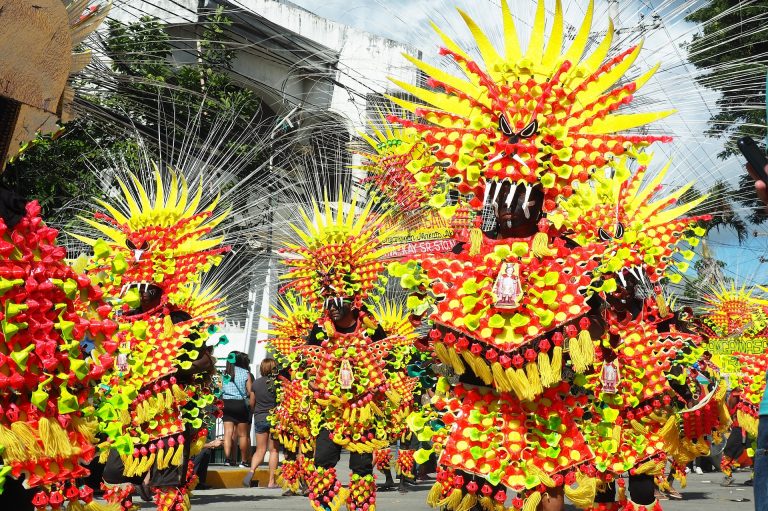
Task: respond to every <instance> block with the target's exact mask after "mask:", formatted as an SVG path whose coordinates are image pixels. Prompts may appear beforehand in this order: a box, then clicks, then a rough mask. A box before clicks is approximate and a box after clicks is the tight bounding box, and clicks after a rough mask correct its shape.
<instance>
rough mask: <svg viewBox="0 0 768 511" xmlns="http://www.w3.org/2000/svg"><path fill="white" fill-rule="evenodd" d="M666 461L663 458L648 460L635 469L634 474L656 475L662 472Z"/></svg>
mask: <svg viewBox="0 0 768 511" xmlns="http://www.w3.org/2000/svg"><path fill="white" fill-rule="evenodd" d="M665 466H666V461H664V460H648V461H646V462H645V463H643V464H642V465H640V466H639V467H637V468H636V469H635V474H638V475H642V474H648V475H658V474H663V473H664V467H665Z"/></svg>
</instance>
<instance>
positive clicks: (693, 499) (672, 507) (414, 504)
mask: <svg viewBox="0 0 768 511" xmlns="http://www.w3.org/2000/svg"><path fill="white" fill-rule="evenodd" d="M345 458H346V456H345ZM345 458H342V462H341V463H340V464H339V468H340V472H342V474H341V477H342V481H346V480H347V477H348V475H347V473H346V471H343V470H341V467H343V466H346V459H345ZM749 477H750V474H749V473H748V472H739V473H736V474H734V479H735V481H736V482H735V484H734V486H733V487H730V488H723V487H721V486H720V484H719V483H720V481H721V479H722V475H721V474H720V473H710V474H702V475H697V474H689V476H688V487H687V488H685V489H684V490H682V493H683V497H684V500H682V501H674V500H669V501H664V502H662V505H663V507H664V509H665V510H667V511H752V510H753V509H754V502H753V499H752V488H751V487H749V486H743V485H742V483H743V482H744V481H746V480H747V479H748V478H749ZM429 488H430V485H429V484H427V485H422V486H420V487H418V489H416V490H415V491H411V492H410V493H407V494H405V495H401V494H399V493H398V492H387V493H380V494H379V496H378V501H377V506H376V508H377V510H378V511H405V510H408V511H411V510H419V511H420V510H424V511H426V510H428V509H430V508H429V506H427V505H426V503H425V500H426V497H427V491H428V490H429ZM280 494H281V491H279V490H267V489H261V488H251V489H245V488H243V489H224V490H208V491H198V492H195V495H194V497H193V499H192V502H193V510H197V511H230V510H237V511H246V510H251V509H264V510H278V509H279V510H280V511H308V510H309V509H310V507H309V503H308V502H307V499H306V498H303V497H282V496H281V495H280ZM142 509H152V506H150V505H148V504H143V507H142ZM569 509H574V508H572V507H569Z"/></svg>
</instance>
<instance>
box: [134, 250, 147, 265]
mask: <svg viewBox="0 0 768 511" xmlns="http://www.w3.org/2000/svg"><path fill="white" fill-rule="evenodd" d="M144 252H146V250H142V249H140V248H137V249H135V250H134V251H133V259H134V260H135V261H136V262H137V263H138V262H139V261H141V256H142V255H144Z"/></svg>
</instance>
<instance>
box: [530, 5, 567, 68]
mask: <svg viewBox="0 0 768 511" xmlns="http://www.w3.org/2000/svg"><path fill="white" fill-rule="evenodd" d="M561 23H562V20H561ZM543 46H544V0H539V1H538V2H537V3H536V17H535V18H534V22H533V30H532V31H531V40H530V42H529V43H528V48H526V50H525V58H527V59H531V60H532V61H533V62H534V64H539V63H541V53H542V51H543Z"/></svg>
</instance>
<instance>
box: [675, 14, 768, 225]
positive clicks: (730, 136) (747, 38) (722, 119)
mask: <svg viewBox="0 0 768 511" xmlns="http://www.w3.org/2000/svg"><path fill="white" fill-rule="evenodd" d="M686 20H687V21H691V22H696V23H702V24H703V25H702V30H701V32H700V33H697V34H696V35H694V37H693V39H692V41H691V42H690V44H689V45H688V47H687V50H688V57H689V60H690V61H691V63H692V64H693V65H694V66H696V67H697V68H698V69H700V70H701V71H702V72H701V73H700V74H699V75H698V77H697V80H698V82H699V83H700V84H701V85H704V86H705V87H708V88H711V89H714V90H716V91H718V92H720V93H721V96H720V98H719V99H718V100H717V112H716V113H714V115H712V117H711V118H710V120H709V128H708V130H707V132H706V134H707V135H709V136H711V137H715V138H720V137H724V139H725V146H724V148H723V150H722V151H721V152H720V153H719V154H718V157H720V158H726V157H728V156H731V155H735V154H738V153H739V151H738V148H737V146H736V140H737V139H738V138H739V137H742V136H745V135H749V136H751V137H752V138H753V139H754V140H756V141H757V142H758V143H760V144H762V143H763V142H764V140H765V139H766V136H767V134H766V124H768V121H767V120H766V110H765V103H766V97H765V94H766V72H768V0H755V1H752V2H745V1H744V0H712V1H711V2H709V3H708V4H707V5H706V6H705V7H702V8H700V9H697V10H696V11H694V12H692V13H691V14H689V15H688V16H687V17H686ZM739 188H740V190H739V194H738V197H739V198H738V200H739V202H740V203H742V204H743V205H744V206H747V207H749V208H751V210H752V213H751V214H750V215H749V217H748V220H749V221H751V222H753V223H762V222H764V221H765V220H766V219H768V215H766V213H765V209H764V208H763V207H762V206H761V203H760V202H759V200H758V199H757V195H756V194H755V191H754V186H753V183H752V180H751V178H750V177H749V176H748V175H746V173H745V174H744V175H743V176H742V177H741V179H740V182H739Z"/></svg>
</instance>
